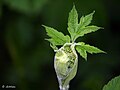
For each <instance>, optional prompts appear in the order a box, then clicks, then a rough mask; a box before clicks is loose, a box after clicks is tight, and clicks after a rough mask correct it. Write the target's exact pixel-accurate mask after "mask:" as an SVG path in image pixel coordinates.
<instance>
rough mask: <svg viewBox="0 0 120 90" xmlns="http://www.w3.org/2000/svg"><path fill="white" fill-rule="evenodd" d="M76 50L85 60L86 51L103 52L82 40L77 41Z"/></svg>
mask: <svg viewBox="0 0 120 90" xmlns="http://www.w3.org/2000/svg"><path fill="white" fill-rule="evenodd" d="M76 50H77V51H78V53H79V54H80V55H81V56H82V57H83V58H84V59H85V60H87V52H88V53H91V54H93V53H105V52H104V51H102V50H100V49H98V48H96V47H94V46H90V45H88V44H85V43H84V42H78V43H77V44H76Z"/></svg>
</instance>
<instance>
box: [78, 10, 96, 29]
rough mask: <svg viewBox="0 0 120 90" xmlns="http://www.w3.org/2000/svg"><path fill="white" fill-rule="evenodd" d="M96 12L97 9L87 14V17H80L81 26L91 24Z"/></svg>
mask: <svg viewBox="0 0 120 90" xmlns="http://www.w3.org/2000/svg"><path fill="white" fill-rule="evenodd" d="M94 13H95V11H93V12H92V13H90V14H88V15H86V16H85V17H84V16H82V17H81V18H80V23H79V26H80V27H85V26H87V25H89V24H90V23H91V20H92V18H93V14H94Z"/></svg>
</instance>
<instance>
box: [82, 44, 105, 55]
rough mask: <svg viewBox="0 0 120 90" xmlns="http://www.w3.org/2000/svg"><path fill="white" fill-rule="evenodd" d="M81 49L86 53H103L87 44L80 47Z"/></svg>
mask: <svg viewBox="0 0 120 90" xmlns="http://www.w3.org/2000/svg"><path fill="white" fill-rule="evenodd" d="M81 47H82V48H84V49H85V50H86V51H87V52H89V53H91V54H93V53H105V52H104V51H102V50H100V49H98V48H97V47H94V46H90V45H88V44H86V45H81Z"/></svg>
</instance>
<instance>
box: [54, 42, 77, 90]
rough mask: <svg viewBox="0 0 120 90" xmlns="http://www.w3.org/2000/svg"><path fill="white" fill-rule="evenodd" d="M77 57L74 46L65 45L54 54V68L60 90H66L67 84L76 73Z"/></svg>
mask: <svg viewBox="0 0 120 90" xmlns="http://www.w3.org/2000/svg"><path fill="white" fill-rule="evenodd" d="M77 66H78V56H77V54H76V51H75V44H73V43H66V44H64V45H63V47H61V48H60V49H59V50H57V52H56V54H55V60H54V67H55V71H56V74H57V78H58V82H59V86H60V90H68V89H69V82H70V80H72V79H73V78H74V77H75V75H76V72H77Z"/></svg>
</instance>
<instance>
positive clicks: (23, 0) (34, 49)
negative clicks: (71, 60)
mask: <svg viewBox="0 0 120 90" xmlns="http://www.w3.org/2000/svg"><path fill="white" fill-rule="evenodd" d="M73 2H74V3H75V5H76V8H77V10H78V13H79V15H80V16H79V17H81V16H82V15H86V14H89V13H90V12H92V11H93V10H95V11H96V13H95V15H94V18H93V23H94V25H97V26H102V27H104V28H105V29H104V30H100V31H98V32H96V33H92V34H88V35H87V37H84V38H81V39H78V41H85V42H86V43H88V44H91V45H94V46H97V47H99V48H100V49H102V50H104V51H106V52H107V54H106V55H104V54H99V55H88V62H85V61H84V60H83V59H82V58H81V57H79V68H78V73H77V76H76V77H75V78H74V79H73V80H72V81H71V84H70V87H71V88H70V90H101V89H102V87H103V85H104V84H105V83H107V82H108V80H110V79H111V78H112V77H115V76H117V75H119V74H120V70H119V66H120V57H119V55H120V47H119V46H120V40H119V38H120V34H119V32H120V31H119V24H118V23H119V22H120V17H119V16H120V10H119V9H120V7H118V6H119V3H120V1H118V0H111V1H108V0H74V1H73V0H0V31H1V32H0V71H1V72H0V86H2V85H3V84H4V85H15V86H16V89H17V90H33V89H34V90H39V89H41V88H42V89H43V90H58V83H57V78H56V75H55V71H54V68H53V60H54V52H53V51H52V49H51V48H50V46H49V43H48V42H47V41H45V40H44V38H45V37H46V35H45V31H44V29H43V27H42V26H41V25H42V24H44V25H47V26H48V25H49V26H51V27H54V28H56V29H57V30H59V31H62V32H64V33H65V34H67V33H68V32H67V30H66V29H67V24H66V23H67V19H68V13H69V11H70V10H71V8H72V6H73Z"/></svg>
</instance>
